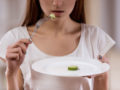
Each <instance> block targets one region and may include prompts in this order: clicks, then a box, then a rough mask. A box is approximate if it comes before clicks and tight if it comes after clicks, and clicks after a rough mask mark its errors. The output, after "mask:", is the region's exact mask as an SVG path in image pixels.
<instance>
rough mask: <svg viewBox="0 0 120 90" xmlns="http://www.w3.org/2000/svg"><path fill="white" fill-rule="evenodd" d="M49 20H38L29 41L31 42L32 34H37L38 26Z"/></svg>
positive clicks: (47, 18)
mask: <svg viewBox="0 0 120 90" xmlns="http://www.w3.org/2000/svg"><path fill="white" fill-rule="evenodd" d="M49 19H50V17H46V18H43V19H40V20H38V22H37V23H36V24H35V29H34V31H33V32H32V35H31V36H30V38H29V40H30V41H32V38H33V36H34V34H35V33H36V32H37V30H38V28H39V27H40V25H42V24H43V23H44V22H46V21H48V20H49Z"/></svg>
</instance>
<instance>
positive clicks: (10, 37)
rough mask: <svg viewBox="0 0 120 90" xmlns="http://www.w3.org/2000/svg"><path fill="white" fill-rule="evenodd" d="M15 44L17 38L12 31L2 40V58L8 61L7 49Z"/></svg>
mask: <svg viewBox="0 0 120 90" xmlns="http://www.w3.org/2000/svg"><path fill="white" fill-rule="evenodd" d="M14 42H15V37H14V35H13V34H12V32H11V31H8V32H7V33H5V35H4V36H3V37H2V38H1V39H0V57H2V58H3V59H6V51H7V47H8V46H9V45H11V44H13V43H14Z"/></svg>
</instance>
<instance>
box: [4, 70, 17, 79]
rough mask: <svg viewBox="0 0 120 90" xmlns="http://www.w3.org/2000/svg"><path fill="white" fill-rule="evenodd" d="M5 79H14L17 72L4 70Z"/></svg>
mask: <svg viewBox="0 0 120 90" xmlns="http://www.w3.org/2000/svg"><path fill="white" fill-rule="evenodd" d="M5 75H6V77H15V76H17V70H16V71H13V70H9V69H8V68H7V69H6V72H5Z"/></svg>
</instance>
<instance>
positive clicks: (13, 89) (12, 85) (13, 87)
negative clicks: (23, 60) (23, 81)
mask: <svg viewBox="0 0 120 90" xmlns="http://www.w3.org/2000/svg"><path fill="white" fill-rule="evenodd" d="M6 80H7V90H19V86H18V80H17V74H14V75H10V74H6Z"/></svg>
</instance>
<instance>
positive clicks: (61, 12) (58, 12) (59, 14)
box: [52, 11, 64, 16]
mask: <svg viewBox="0 0 120 90" xmlns="http://www.w3.org/2000/svg"><path fill="white" fill-rule="evenodd" d="M52 13H54V14H55V16H61V15H62V14H63V13H64V11H52Z"/></svg>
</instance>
